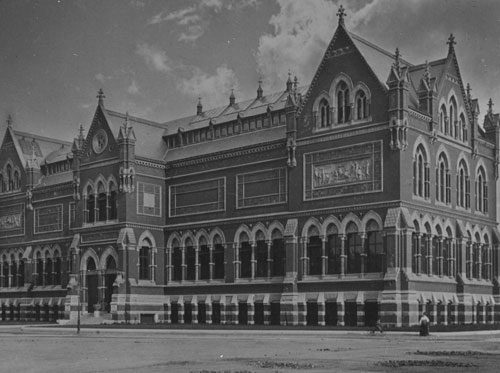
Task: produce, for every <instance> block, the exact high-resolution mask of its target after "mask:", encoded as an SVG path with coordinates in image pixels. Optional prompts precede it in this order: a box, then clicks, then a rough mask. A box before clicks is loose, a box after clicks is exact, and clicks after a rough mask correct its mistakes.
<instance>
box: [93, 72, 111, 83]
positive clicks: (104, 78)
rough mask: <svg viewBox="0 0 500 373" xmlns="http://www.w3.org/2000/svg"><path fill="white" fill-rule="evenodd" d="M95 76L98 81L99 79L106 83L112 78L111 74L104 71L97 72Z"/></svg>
mask: <svg viewBox="0 0 500 373" xmlns="http://www.w3.org/2000/svg"><path fill="white" fill-rule="evenodd" d="M94 78H95V80H97V81H99V82H101V83H104V82H105V81H106V80H109V79H111V77H110V76H106V75H104V74H103V73H97V74H95V76H94Z"/></svg>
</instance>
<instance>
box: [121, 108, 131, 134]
mask: <svg viewBox="0 0 500 373" xmlns="http://www.w3.org/2000/svg"><path fill="white" fill-rule="evenodd" d="M129 122H130V116H129V115H128V111H127V112H126V113H125V122H123V128H124V129H125V130H128V128H129V127H130V126H129Z"/></svg>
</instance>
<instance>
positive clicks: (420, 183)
mask: <svg viewBox="0 0 500 373" xmlns="http://www.w3.org/2000/svg"><path fill="white" fill-rule="evenodd" d="M429 179H430V168H429V162H428V160H427V153H426V152H425V149H424V147H423V146H422V145H419V146H418V148H417V151H416V152H415V156H414V159H413V194H414V195H415V196H418V197H422V198H425V199H428V198H430V183H429Z"/></svg>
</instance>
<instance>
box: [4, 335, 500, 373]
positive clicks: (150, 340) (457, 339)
mask: <svg viewBox="0 0 500 373" xmlns="http://www.w3.org/2000/svg"><path fill="white" fill-rule="evenodd" d="M463 334H464V333H453V334H451V333H450V334H437V333H436V334H433V335H431V336H430V337H427V338H422V337H418V336H417V335H415V334H411V333H388V334H387V335H383V336H381V335H375V336H373V335H369V334H367V333H366V332H358V333H355V332H332V331H290V330H286V331H279V330H278V331H276V330H273V331H252V330H230V331H227V330H220V331H217V330H172V329H168V330H158V329H156V330H142V331H138V330H109V329H102V330H93V329H92V330H91V329H83V330H82V333H81V334H80V335H76V333H75V329H56V328H34V327H22V326H2V327H0V357H1V359H0V372H13V371H21V372H77V373H83V372H124V373H132V372H134V373H135V372H173V373H175V372H196V373H200V372H203V373H206V372H210V373H212V372H216V373H243V372H245V373H248V372H273V373H276V372H280V373H281V372H283V373H284V372H301V373H302V372H314V373H319V372H346V371H357V372H385V371H390V372H402V371H403V372H431V371H437V370H439V371H440V372H470V371H477V372H497V371H498V365H499V364H500V347H499V346H500V343H499V342H500V331H499V332H495V333H493V334H492V333H491V332H490V333H475V334H466V335H463ZM393 366H396V367H397V368H394V367H393Z"/></svg>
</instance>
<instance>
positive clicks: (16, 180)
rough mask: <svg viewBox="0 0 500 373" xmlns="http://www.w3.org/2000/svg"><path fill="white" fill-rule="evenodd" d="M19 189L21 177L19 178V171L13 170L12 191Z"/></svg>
mask: <svg viewBox="0 0 500 373" xmlns="http://www.w3.org/2000/svg"><path fill="white" fill-rule="evenodd" d="M20 188H21V177H20V176H19V171H18V170H15V171H14V189H16V190H17V189H20Z"/></svg>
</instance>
